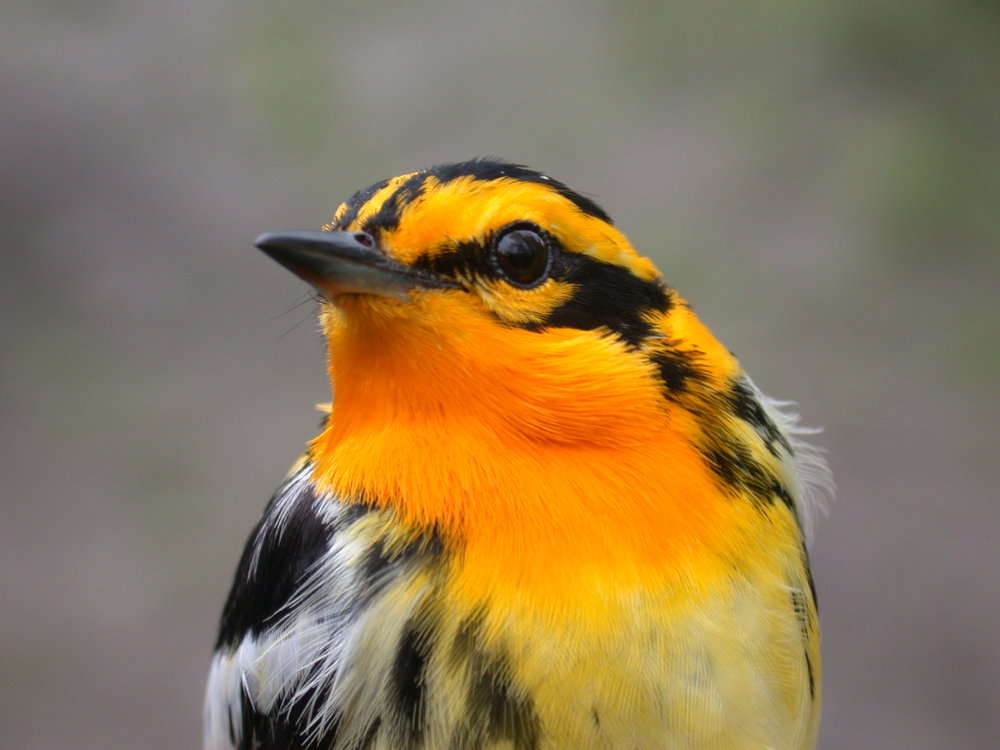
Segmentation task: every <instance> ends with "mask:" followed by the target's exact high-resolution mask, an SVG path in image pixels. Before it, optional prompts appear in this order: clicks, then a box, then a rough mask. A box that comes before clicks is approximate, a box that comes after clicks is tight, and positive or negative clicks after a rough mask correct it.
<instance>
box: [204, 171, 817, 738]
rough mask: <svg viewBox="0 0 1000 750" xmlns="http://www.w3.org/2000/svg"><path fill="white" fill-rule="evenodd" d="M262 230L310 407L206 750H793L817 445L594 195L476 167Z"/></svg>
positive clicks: (810, 710)
mask: <svg viewBox="0 0 1000 750" xmlns="http://www.w3.org/2000/svg"><path fill="white" fill-rule="evenodd" d="M255 244H256V246H257V247H258V248H259V249H261V250H262V251H263V252H264V253H266V254H267V255H268V256H270V258H272V259H273V260H275V261H277V263H279V264H280V265H282V266H284V267H285V268H286V269H287V270H289V271H291V272H292V273H293V274H295V275H297V276H298V277H299V278H300V279H302V280H304V281H305V282H307V283H308V284H309V285H310V286H311V287H312V291H313V293H314V296H315V297H316V299H317V302H318V318H319V325H320V329H321V331H322V335H323V337H324V339H325V342H326V347H327V352H328V358H327V370H328V374H329V379H330V383H331V388H332V394H333V398H332V402H331V403H330V404H328V405H326V406H324V407H323V411H324V415H323V424H322V427H321V429H320V431H319V433H318V434H317V435H316V437H314V438H313V439H312V440H311V441H309V442H308V444H307V447H306V450H305V453H304V455H303V456H302V457H301V458H300V459H299V460H298V461H297V462H296V463H295V464H294V466H293V467H292V469H291V472H290V473H289V474H288V476H287V477H286V479H285V480H284V482H283V483H282V484H281V485H280V487H279V488H278V490H277V491H276V492H275V493H274V495H273V497H272V498H271V500H270V502H269V504H268V505H267V507H266V509H265V511H264V513H263V515H262V517H261V518H260V521H259V522H258V523H257V525H256V527H255V528H254V529H253V531H252V533H251V534H250V537H249V540H248V541H247V543H246V546H245V548H244V551H243V554H242V557H241V559H240V561H239V564H238V566H237V570H236V574H235V579H234V581H233V584H232V587H231V589H230V592H229V595H228V598H227V599H226V601H225V605H224V607H223V612H222V617H221V622H220V626H219V631H218V638H217V640H216V643H215V649H214V653H213V656H212V660H211V666H210V672H209V677H208V685H207V690H206V697H205V703H204V729H203V732H204V747H205V748H206V750H219V749H221V748H238V749H240V750H251V749H256V750H390V749H391V750H418V749H422V750H445V749H448V750H486V749H492V748H508V749H512V750H586V749H588V748H609V749H610V748H614V749H618V748H621V749H628V750H647V749H648V750H653V749H654V748H656V749H660V748H664V749H670V748H685V749H687V750H702V749H707V748H713V749H718V750H722V749H728V748H753V749H763V748H778V749H782V750H789V749H798V748H812V747H813V746H814V744H815V741H816V736H817V731H818V726H819V717H820V706H821V693H822V688H821V658H820V627H819V622H818V616H817V603H816V592H815V587H814V584H813V578H812V574H811V572H810V566H809V553H808V546H807V545H808V543H809V540H810V534H811V528H812V522H813V518H814V516H815V515H816V511H817V509H819V508H821V507H822V506H823V503H824V502H825V500H826V499H827V495H829V493H830V492H831V480H830V473H829V469H828V468H827V464H826V462H825V458H824V456H823V454H822V451H821V450H820V449H818V448H816V447H814V446H812V445H811V444H809V443H808V442H807V438H806V436H807V435H808V434H809V432H810V431H809V430H806V429H805V428H803V427H801V426H800V425H799V418H798V415H797V414H796V413H795V412H794V407H793V405H791V404H790V403H787V402H778V401H775V400H772V399H769V398H767V397H765V396H764V395H763V394H762V393H761V391H760V390H759V389H758V388H757V386H756V385H755V384H754V382H753V381H752V380H751V379H750V378H749V376H748V375H747V374H746V373H745V372H744V371H743V369H742V367H741V365H740V364H739V361H738V360H737V358H736V357H735V356H734V355H733V354H732V353H731V352H730V351H729V350H728V349H727V348H726V347H724V346H723V345H722V344H721V343H720V342H719V341H718V340H717V339H716V338H715V337H714V336H713V334H712V333H711V332H710V331H709V329H708V328H707V327H706V326H705V325H704V324H703V323H702V322H701V321H700V320H699V318H698V317H697V316H696V314H695V313H694V311H693V309H692V307H691V306H690V305H689V304H688V303H687V302H686V301H685V300H684V299H683V298H682V297H681V296H680V295H679V294H678V292H677V291H676V290H674V289H673V288H672V287H671V286H669V285H668V284H667V282H666V281H665V280H664V278H663V276H662V275H661V273H660V272H659V271H658V269H657V267H656V266H655V265H654V264H653V262H652V261H650V260H649V259H648V258H647V257H645V256H643V255H640V254H639V253H638V252H637V251H636V250H635V249H634V248H633V247H632V245H631V244H630V242H629V240H628V239H627V238H626V236H625V235H624V234H623V233H622V232H621V231H620V230H619V229H618V228H617V227H616V225H615V224H614V222H613V221H612V219H611V218H610V216H609V215H608V214H607V213H606V212H605V211H604V210H603V209H602V208H601V207H600V206H598V204H597V203H596V202H595V201H594V200H593V199H592V198H590V197H588V196H587V195H585V194H582V193H579V192H576V191H574V190H572V189H571V188H569V187H567V186H566V185H565V184H564V183H562V182H559V181H558V180H556V179H553V178H551V177H550V176H548V175H547V174H545V173H543V172H539V171H535V170H533V169H530V168H528V167H526V166H522V165H519V164H515V163H510V162H507V161H504V160H501V159H498V158H494V157H481V158H475V159H471V160H468V161H462V162H455V163H445V164H438V165H436V166H433V167H430V168H428V169H424V170H420V171H416V172H411V173H408V174H403V175H401V176H398V177H393V178H391V179H386V180H382V181H380V182H377V183H376V184H374V185H372V186H371V187H369V188H367V189H366V190H362V191H360V192H358V193H356V194H354V195H353V197H351V198H350V199H349V200H347V201H346V202H345V203H343V204H342V205H340V206H339V208H337V209H336V211H335V213H334V215H333V218H332V221H330V222H329V223H328V224H326V225H324V226H322V228H321V229H320V230H316V231H312V230H289V231H279V232H271V233H268V234H263V235H261V236H260V237H258V238H257V240H256V242H255Z"/></svg>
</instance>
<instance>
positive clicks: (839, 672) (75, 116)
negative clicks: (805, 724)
mask: <svg viewBox="0 0 1000 750" xmlns="http://www.w3.org/2000/svg"><path fill="white" fill-rule="evenodd" d="M337 5H341V6H342V7H336V6H337ZM998 9H1000V5H998V4H997V3H995V2H989V1H987V0H981V1H979V2H974V1H972V0H965V1H956V2H950V3H943V2H930V1H929V0H913V1H912V2H908V3H890V2H879V1H876V2H865V1H862V0H844V1H842V2H838V3H760V2H747V1H746V0H742V1H741V0H733V1H732V2H722V1H721V0H719V1H717V2H700V3H661V2H651V1H650V2H635V3H612V2H598V1H597V0H582V1H581V0H556V1H554V2H545V3H532V2H527V1H526V0H515V1H514V2H510V3H462V2H457V0H435V1H432V2H426V3H408V2H403V0H393V1H386V2H381V3H368V4H346V3H344V4H320V3H313V4H287V3H283V4H282V3H274V2H263V1H262V0H253V1H252V2H235V0H229V2H205V1H199V0H181V1H180V2H173V3H156V2H152V0H134V1H133V2H121V1H114V0H105V1H104V2H92V3H86V4H73V3H64V2H39V3H30V4H29V3H26V4H21V6H19V7H16V8H15V7H5V8H4V9H3V10H2V16H0V95H2V102H3V116H2V117H0V143H2V144H3V145H2V148H0V191H2V197H0V222H2V223H0V225H2V226H3V228H4V242H3V249H2V253H3V272H2V273H0V312H2V316H0V352H2V355H0V356H2V360H0V361H2V365H0V367H2V370H0V378H2V380H0V382H2V383H3V389H2V391H0V409H2V414H3V421H2V432H0V447H2V455H3V457H4V468H3V471H2V472H0V502H2V503H3V505H2V513H3V515H2V521H0V587H2V589H0V597H2V601H3V603H4V616H3V617H2V618H0V676H2V677H0V685H2V686H3V691H4V692H3V700H2V701H0V746H2V747H4V748H12V749H17V750H20V749H25V750H27V749H34V748H38V749H44V750H50V749H51V748H54V747H74V748H77V749H79V750H86V749H88V748H95V749H96V748H101V750H114V749H115V748H135V747H142V748H157V747H164V748H168V747H169V748H173V747H192V746H196V745H197V742H198V739H197V738H198V734H199V724H200V715H199V712H200V708H199V704H200V700H201V687H202V679H203V674H204V671H205V669H206V667H207V660H208V654H209V651H210V647H211V642H212V637H213V629H214V625H215V619H216V616H217V613H218V610H219V608H220V606H221V602H222V597H223V596H224V593H225V587H226V585H227V583H228V579H229V576H230V574H231V571H232V568H233V567H234V565H235V563H236V559H237V556H238V554H239V549H240V545H241V544H242V541H243V538H244V537H245V535H246V534H247V532H248V530H249V528H250V526H251V525H252V523H253V522H254V519H255V517H256V515H257V513H258V512H259V510H260V508H261V507H262V506H263V504H264V502H265V501H266V499H267V496H268V494H269V492H270V490H271V488H273V487H274V486H275V485H276V484H277V482H278V481H279V479H280V477H281V475H282V473H283V471H284V470H285V468H286V467H287V465H288V464H289V463H290V462H291V461H292V459H293V458H294V457H295V455H296V453H297V451H298V450H299V448H300V446H301V445H302V443H303V442H304V441H305V439H306V438H308V437H309V436H310V435H311V434H312V432H313V430H314V428H315V425H316V421H317V415H316V414H315V413H314V412H313V411H312V410H311V405H312V403H313V402H315V401H320V400H323V399H324V398H326V397H327V390H326V384H325V382H324V378H323V366H322V363H323V354H322V350H321V345H320V341H319V340H318V338H317V336H316V335H315V332H314V324H313V322H312V321H311V318H310V316H311V312H312V310H311V303H309V301H308V295H307V294H306V292H305V289H304V288H303V287H302V286H301V285H300V284H298V283H296V281H295V280H294V279H292V278H291V277H290V276H289V275H288V274H284V273H283V272H281V270H280V269H278V268H275V267H272V265H271V264H270V263H269V261H267V260H266V259H265V258H264V257H263V256H261V255H260V254H259V253H257V251H255V250H254V249H253V248H252V247H251V246H250V241H251V239H252V238H253V237H254V236H255V235H256V234H257V233H259V232H261V231H264V230H269V229H282V228H287V227H315V226H318V225H320V224H321V223H323V221H325V219H326V218H327V216H328V214H329V213H330V211H332V209H333V207H334V206H335V205H336V203H337V202H339V201H340V200H341V199H343V198H344V197H346V196H347V195H349V194H350V193H351V192H353V191H354V190H356V189H358V188H361V187H364V186H366V185H368V184H370V183H371V182H373V181H374V180H376V179H378V178H381V177H385V176H387V175H390V174H397V173H399V172H401V171H404V170H407V169H411V168H418V167H421V166H424V165H427V164H429V163H432V162H436V161H442V160H452V159H463V158H467V157H469V156H472V155H476V154H486V153H492V154H499V155H502V156H505V157H507V158H510V159H513V160H516V161H523V162H525V163H528V164H530V165H532V166H535V167H537V168H540V169H545V170H547V171H549V172H550V173H551V174H553V175H555V176H556V177H558V178H560V179H562V180H564V181H566V182H568V183H569V184H571V185H572V186H574V187H575V188H577V189H580V190H582V191H586V192H589V193H591V194H593V195H594V196H596V197H597V199H598V200H599V201H600V202H601V203H602V204H603V205H604V206H605V207H606V208H607V209H608V210H609V211H610V212H611V214H612V215H613V216H615V217H616V219H617V221H618V224H619V225H620V226H621V227H622V228H623V229H625V231H626V232H628V233H629V234H630V236H631V237H632V239H633V240H634V242H635V244H636V245H637V246H638V247H639V248H640V249H641V250H642V251H643V252H645V253H648V254H649V255H651V256H653V257H654V258H655V259H656V261H657V263H658V264H659V265H660V267H661V269H662V270H663V271H664V274H665V275H666V277H667V279H668V281H669V282H670V283H672V284H673V285H675V286H677V287H678V288H679V289H680V290H681V291H682V293H683V294H684V295H685V296H686V297H687V298H689V299H690V300H691V301H692V302H693V303H694V305H695V306H696V307H697V308H698V310H699V313H700V314H701V315H702V317H703V318H705V319H706V320H707V322H708V323H709V324H710V325H711V326H712V327H713V329H714V330H715V331H716V333H717V334H718V335H719V336H720V337H721V338H722V339H723V340H724V341H726V343H727V344H728V345H729V346H731V347H733V348H734V349H735V350H736V351H737V352H738V353H740V354H741V356H742V358H743V360H744V362H745V364H746V365H747V368H748V369H749V371H750V372H751V373H753V375H754V377H755V379H756V380H757V381H758V383H759V384H760V385H761V387H762V388H763V389H764V390H765V391H767V392H768V393H771V394H773V395H776V396H780V397H786V398H794V399H797V400H799V401H801V402H802V404H803V412H804V415H805V420H806V422H807V423H810V424H823V425H825V427H826V432H825V433H824V434H823V435H822V436H819V437H818V438H817V440H818V442H820V443H821V444H823V445H824V446H826V447H827V448H828V449H829V451H830V459H831V463H832V464H833V467H834V469H835V473H836V476H837V479H838V483H839V487H840V493H839V495H840V499H839V500H838V502H837V504H836V505H835V506H834V507H833V508H832V511H831V515H830V518H829V519H828V520H827V521H826V522H825V523H823V524H821V526H820V528H819V534H818V539H817V543H816V545H815V548H814V562H815V569H816V574H817V580H818V585H819V588H820V603H821V614H822V618H823V623H824V629H825V633H826V648H825V656H826V665H827V666H826V673H827V679H826V706H827V708H826V718H825V720H824V727H823V732H822V739H821V746H822V747H824V748H827V749H829V750H834V749H836V748H845V749H846V748H865V747H900V748H903V747H905V748H911V749H916V748H939V747H976V748H978V747H993V746H997V745H1000V722H998V719H997V712H996V706H997V689H996V686H997V684H998V683H997V675H998V673H1000V635H998V630H997V627H996V623H997V622H998V620H1000V601H998V597H997V596H996V592H997V590H998V588H1000V582H998V579H1000V574H998V573H997V571H998V569H1000V553H998V551H997V545H996V538H997V533H998V531H1000V528H998V527H1000V504H998V503H997V502H996V497H997V490H996V487H995V485H994V481H995V480H994V476H995V470H994V466H993V464H994V463H995V454H996V450H997V440H996V437H995V435H996V424H997V418H998V417H1000V413H998V406H997V403H998V402H997V398H996V386H997V383H998V381H1000V357H998V354H997V352H998V349H1000V342H998V335H997V334H998V323H1000V320H998V313H997V303H996V285H997V281H998V271H1000V218H998V217H1000V210H998V205H1000V88H998V86H997V73H998V71H1000V10H998Z"/></svg>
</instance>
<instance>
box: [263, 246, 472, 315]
mask: <svg viewBox="0 0 1000 750" xmlns="http://www.w3.org/2000/svg"><path fill="white" fill-rule="evenodd" d="M254 244H255V245H256V246H257V247H259V248H260V249H261V250H263V251H264V252H265V253H267V254H268V255H269V256H271V258H273V259H274V260H276V261H278V263H280V264H281V265H283V266H284V267H285V268H287V269H288V270H289V271H291V272H292V273H294V274H295V275H296V276H298V277H299V278H301V279H303V280H304V281H307V282H309V283H310V284H312V285H313V286H314V287H315V288H316V290H317V291H319V292H320V294H322V295H323V296H324V297H326V298H327V299H328V300H333V298H334V297H336V296H337V295H339V294H373V295H376V296H379V297H389V298H392V299H398V300H406V299H407V293H408V292H409V291H410V290H411V289H458V288H460V286H459V284H457V283H456V282H454V281H451V280H450V279H446V278H443V277H441V276H437V275H435V274H432V273H429V272H427V271H422V270H420V269H416V268H410V267H409V266H405V265H403V264H402V263H399V262H397V261H395V260H393V259H392V258H390V257H389V256H387V255H384V254H383V253H381V252H379V250H378V249H377V248H376V247H375V241H374V239H373V238H372V236H371V235H369V234H366V233H365V232H313V231H288V232H271V233H268V234H262V235H261V236H260V237H258V238H257V239H256V240H254Z"/></svg>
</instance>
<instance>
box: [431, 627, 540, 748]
mask: <svg viewBox="0 0 1000 750" xmlns="http://www.w3.org/2000/svg"><path fill="white" fill-rule="evenodd" d="M483 619H484V618H483V615H482V613H478V614H476V615H473V616H471V617H468V618H467V619H466V620H465V621H464V622H463V623H462V625H461V626H460V627H459V629H458V633H457V634H456V636H455V641H454V642H453V643H452V647H451V650H450V653H449V663H450V665H451V666H452V668H454V669H456V670H460V671H461V673H464V674H467V675H469V694H468V698H467V702H466V706H467V713H466V718H465V721H464V722H463V724H461V725H460V726H459V728H458V730H457V733H456V734H455V735H454V736H453V737H452V744H451V747H453V748H456V750H475V749H476V748H480V747H482V746H483V745H485V744H487V743H498V742H502V741H505V740H506V741H509V742H510V743H511V745H512V746H513V748H514V750H537V748H538V746H539V743H540V740H541V722H540V721H539V718H538V714H537V713H536V711H535V707H534V704H533V703H532V702H531V699H530V698H528V697H527V696H524V695H519V694H518V692H517V690H516V689H515V687H514V685H513V683H512V681H511V677H510V674H511V669H510V666H509V665H508V663H507V659H506V657H505V656H504V655H503V654H501V653H497V652H487V651H484V650H483V648H482V644H483V642H484V638H483V634H482V626H483Z"/></svg>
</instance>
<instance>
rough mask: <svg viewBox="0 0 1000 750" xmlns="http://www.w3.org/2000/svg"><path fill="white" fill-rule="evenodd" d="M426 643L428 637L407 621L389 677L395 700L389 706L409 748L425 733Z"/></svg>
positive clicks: (412, 622) (414, 622) (413, 623)
mask: <svg viewBox="0 0 1000 750" xmlns="http://www.w3.org/2000/svg"><path fill="white" fill-rule="evenodd" d="M428 640H429V639H428V634H427V633H425V632H423V631H422V629H421V628H420V627H419V625H418V623H417V622H416V621H415V620H413V619H411V620H409V621H408V622H407V623H406V625H405V626H404V627H403V636H402V639H401V640H400V643H399V648H398V649H397V650H396V658H395V661H394V662H393V665H392V672H391V673H390V679H391V680H392V688H393V691H394V695H395V698H396V701H395V703H393V704H392V706H393V709H394V710H395V713H396V715H397V718H398V720H399V722H400V724H401V725H402V726H401V728H402V733H403V735H404V737H405V738H406V740H407V742H408V746H410V747H416V746H418V745H419V744H420V743H421V740H422V739H423V736H424V732H425V731H426V718H425V709H426V706H425V698H424V687H425V686H424V682H425V677H424V669H425V668H426V666H427V658H428V646H429V643H428Z"/></svg>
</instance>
